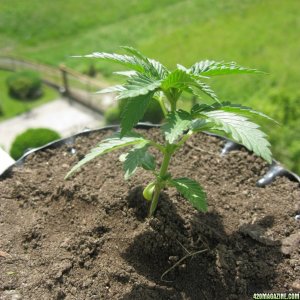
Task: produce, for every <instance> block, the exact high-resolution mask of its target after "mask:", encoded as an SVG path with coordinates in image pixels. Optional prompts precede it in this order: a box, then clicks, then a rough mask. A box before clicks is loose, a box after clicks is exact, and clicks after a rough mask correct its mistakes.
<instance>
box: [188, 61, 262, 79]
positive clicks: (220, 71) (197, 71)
mask: <svg viewBox="0 0 300 300" xmlns="http://www.w3.org/2000/svg"><path fill="white" fill-rule="evenodd" d="M189 72H191V73H193V74H194V75H204V76H217V75H227V74H243V73H264V72H261V71H258V70H256V69H249V68H245V67H242V66H239V65H237V64H236V63H235V62H228V63H225V62H223V61H221V62H216V61H213V60H202V61H200V62H197V63H195V64H194V65H193V66H192V67H191V68H190V69H189Z"/></svg>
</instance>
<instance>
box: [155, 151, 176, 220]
mask: <svg viewBox="0 0 300 300" xmlns="http://www.w3.org/2000/svg"><path fill="white" fill-rule="evenodd" d="M172 154H173V153H172V152H170V151H168V147H166V152H165V155H164V158H163V162H162V164H161V167H160V171H159V175H158V177H157V181H156V184H155V190H154V194H153V198H152V201H151V206H150V211H149V217H151V216H153V213H154V212H155V210H156V207H157V203H158V199H159V194H160V191H161V190H162V189H163V188H164V186H165V183H164V177H165V176H166V174H167V171H168V167H169V163H170V160H171V157H172Z"/></svg>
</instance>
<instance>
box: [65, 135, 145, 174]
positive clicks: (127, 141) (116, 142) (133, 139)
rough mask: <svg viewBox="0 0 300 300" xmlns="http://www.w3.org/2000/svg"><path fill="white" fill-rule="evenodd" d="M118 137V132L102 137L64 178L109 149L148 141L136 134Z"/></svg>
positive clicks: (112, 149)
mask: <svg viewBox="0 0 300 300" xmlns="http://www.w3.org/2000/svg"><path fill="white" fill-rule="evenodd" d="M120 137H121V136H120V134H115V135H113V136H111V137H109V138H107V139H104V140H103V141H102V142H101V143H100V144H99V145H98V146H97V147H95V148H93V149H92V150H91V151H90V153H88V154H87V155H86V156H85V157H84V158H83V159H82V160H80V161H79V162H78V163H77V164H76V165H75V166H73V168H72V169H71V170H70V171H69V172H68V173H67V175H66V176H65V179H66V178H68V177H70V176H71V175H72V174H73V173H74V172H76V171H78V170H79V169H80V168H81V167H82V166H83V165H85V164H86V163H88V162H89V161H91V160H92V159H94V158H96V157H98V156H100V155H104V154H106V153H109V152H111V151H114V150H118V149H120V148H124V147H127V146H132V145H137V144H145V143H148V142H149V141H148V140H146V139H144V138H143V137H142V136H140V135H138V134H132V135H128V136H126V137H123V138H120Z"/></svg>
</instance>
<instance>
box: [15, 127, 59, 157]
mask: <svg viewBox="0 0 300 300" xmlns="http://www.w3.org/2000/svg"><path fill="white" fill-rule="evenodd" d="M59 138H60V135H59V134H58V133H57V132H56V131H54V130H51V129H47V128H32V129H28V130H26V131H24V132H23V133H21V134H19V135H18V136H17V137H16V138H15V140H14V142H13V144H12V146H11V149H10V155H11V156H12V158H14V159H15V160H17V159H19V158H20V157H21V156H22V155H23V154H24V152H25V151H26V150H28V149H31V148H37V147H41V146H43V145H45V144H47V143H50V142H52V141H54V140H57V139H59Z"/></svg>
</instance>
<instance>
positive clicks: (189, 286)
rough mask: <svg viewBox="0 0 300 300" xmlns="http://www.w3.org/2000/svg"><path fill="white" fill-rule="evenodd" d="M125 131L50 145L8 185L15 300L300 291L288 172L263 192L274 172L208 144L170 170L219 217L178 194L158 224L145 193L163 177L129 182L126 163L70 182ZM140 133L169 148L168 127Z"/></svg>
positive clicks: (112, 157)
mask: <svg viewBox="0 0 300 300" xmlns="http://www.w3.org/2000/svg"><path fill="white" fill-rule="evenodd" d="M152 127H153V126H152ZM156 127H157V126H156ZM117 129H118V127H117V126H111V127H106V128H104V129H101V130H94V131H86V132H83V133H80V134H78V135H75V136H73V137H71V138H68V139H63V140H60V141H57V142H54V143H52V144H49V145H47V146H46V147H43V148H41V149H39V150H37V151H33V152H31V153H29V154H27V155H26V156H25V157H23V158H22V159H21V160H19V161H18V162H17V163H16V165H15V166H14V167H12V168H10V169H8V170H7V171H6V172H5V173H4V174H3V175H2V176H1V181H0V189H1V191H2V194H1V198H0V199H1V200H0V213H1V223H0V241H1V244H0V251H2V252H0V266H1V270H2V272H1V275H0V276H1V277H0V295H1V297H2V298H3V299H11V297H12V295H14V296H16V297H23V299H247V298H251V297H252V296H253V293H257V292H278V291H288V290H294V291H297V289H299V284H300V283H299V281H297V280H299V279H298V277H297V276H298V274H299V267H300V266H299V261H300V260H299V251H298V249H299V243H300V236H299V222H298V221H297V218H295V216H296V215H297V214H299V210H300V207H299V196H300V189H299V181H297V180H298V177H297V175H295V174H292V173H289V172H288V171H285V170H283V169H281V171H280V172H279V173H280V174H279V175H282V176H279V177H278V176H277V177H275V176H270V175H268V176H266V177H264V178H265V179H266V178H270V177H272V178H273V182H272V183H270V184H268V185H266V186H265V187H264V188H262V187H258V186H257V184H256V183H257V182H258V184H260V185H265V184H266V182H265V181H264V182H263V184H261V178H262V177H263V175H265V174H268V170H269V167H268V166H267V164H266V163H264V162H263V161H262V160H261V159H260V158H258V157H255V156H253V155H252V154H251V153H249V152H247V151H246V150H245V149H243V148H242V149H240V150H238V151H230V152H229V153H226V155H223V156H222V155H220V153H221V151H222V149H223V147H224V144H226V141H224V140H222V139H220V138H218V137H216V136H209V135H205V134H199V135H196V136H195V137H194V138H192V139H191V140H190V141H189V142H188V143H187V144H186V145H185V146H184V147H183V148H182V149H181V150H180V151H179V153H178V154H176V156H175V157H174V159H173V160H172V162H171V169H170V170H171V172H172V174H173V175H174V176H176V177H178V176H189V177H190V178H193V179H195V180H197V181H198V182H200V183H201V184H202V186H203V187H204V189H205V191H206V192H207V196H208V205H209V209H208V212H207V213H205V214H204V213H199V212H197V211H196V210H195V209H194V208H193V207H191V206H190V204H189V203H188V202H187V201H185V200H184V199H183V198H182V197H181V196H180V195H179V194H178V193H177V192H176V191H175V190H173V189H168V190H165V191H164V192H163V193H162V195H161V198H160V201H159V204H158V210H157V212H156V214H155V216H154V217H153V218H151V219H148V218H146V215H147V209H148V203H147V202H146V201H145V200H144V199H142V188H143V187H144V186H145V185H146V184H147V183H148V182H149V181H150V180H151V178H152V177H151V174H148V173H146V172H145V171H143V170H139V171H138V172H137V175H135V176H134V177H133V178H132V179H131V180H130V181H129V182H125V181H124V180H123V172H122V166H121V163H120V162H119V161H118V156H119V155H120V152H115V153H111V154H108V155H106V156H103V157H101V158H99V159H96V160H95V161H93V162H91V163H90V164H89V165H86V166H85V167H84V168H83V169H82V170H81V171H80V172H79V173H77V174H76V176H74V178H72V179H71V180H67V181H64V180H63V178H64V176H65V175H66V173H67V172H68V170H70V167H71V166H72V165H74V163H75V162H77V161H78V159H81V158H82V157H83V155H84V154H86V153H87V152H88V151H89V149H91V148H92V147H93V146H95V144H96V143H97V142H98V141H100V140H101V139H102V138H103V137H104V136H106V135H109V134H111V133H112V131H115V130H117ZM139 130H142V131H143V133H144V134H145V135H151V136H155V138H160V137H159V130H158V129H156V128H152V129H149V126H147V125H145V124H143V125H140V126H139ZM227 146H228V144H227ZM225 152H227V151H225ZM153 153H154V155H156V156H157V160H158V162H160V157H159V156H158V155H157V153H156V152H155V151H154V152H153ZM223 154H224V151H223ZM275 166H278V165H277V164H275V162H274V165H273V169H274V168H275V169H276V167H275ZM278 168H279V167H278ZM278 168H277V169H278ZM278 170H279V169H278ZM277 175H278V174H277ZM291 179H292V180H294V181H291ZM9 297H10V298H9ZM2 298H1V299H2Z"/></svg>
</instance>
